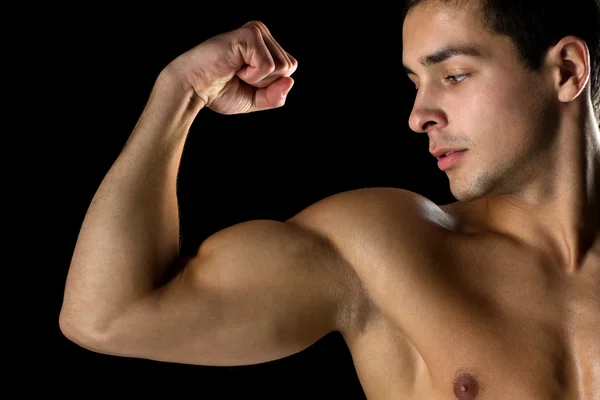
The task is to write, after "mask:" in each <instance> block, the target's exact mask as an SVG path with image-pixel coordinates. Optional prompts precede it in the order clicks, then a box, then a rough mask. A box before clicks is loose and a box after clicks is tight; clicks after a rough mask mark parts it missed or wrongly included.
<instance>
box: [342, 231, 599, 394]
mask: <svg viewBox="0 0 600 400" xmlns="http://www.w3.org/2000/svg"><path fill="white" fill-rule="evenodd" d="M446 244H447V246H446V247H444V246H442V247H439V248H437V250H433V251H431V248H430V249H429V250H430V252H429V253H427V252H426V251H425V249H424V250H423V252H416V253H415V254H420V256H418V257H415V258H414V259H412V260H411V264H410V266H408V267H405V268H402V269H393V268H390V269H389V271H386V273H383V274H382V273H381V272H379V274H378V275H375V276H378V279H374V280H372V281H371V282H367V287H368V289H369V292H370V293H371V295H372V298H373V302H374V304H376V305H377V309H378V311H377V315H376V316H374V317H373V318H372V319H371V320H370V321H369V322H368V323H367V324H366V325H365V329H364V330H363V331H362V333H361V334H360V335H358V336H357V337H356V340H353V341H350V342H349V343H348V344H349V348H350V350H351V352H352V353H353V359H354V360H355V365H356V368H357V373H358V375H359V378H360V379H361V382H362V385H363V388H364V390H365V393H366V394H367V396H368V397H369V399H379V398H381V399H396V398H397V399H432V400H435V399H448V400H450V399H461V400H475V399H477V400H488V399H489V400H492V399H494V400H496V399H497V400H502V399H523V400H527V399H531V400H538V399H539V400H542V399H543V400H554V399H556V400H559V399H560V400H597V399H599V398H600V335H599V334H598V332H600V279H598V278H600V275H599V273H598V271H600V260H598V259H597V258H596V259H594V260H590V261H589V264H587V265H586V268H587V271H592V273H593V274H595V275H588V276H587V277H582V276H570V277H565V276H561V275H560V274H559V273H558V271H557V269H556V268H553V266H552V265H551V264H548V263H547V260H546V259H544V258H540V257H539V256H534V255H532V254H528V253H525V252H521V251H518V250H517V249H516V248H515V247H514V246H511V245H509V244H507V243H501V242H496V243H494V242H491V241H490V242H487V243H486V242H485V241H483V242H479V243H475V242H472V243H470V242H468V241H467V242H462V243H460V242H446ZM440 250H444V251H443V252H441V253H440V252H439V251H440ZM423 254H429V256H428V257H423Z"/></svg>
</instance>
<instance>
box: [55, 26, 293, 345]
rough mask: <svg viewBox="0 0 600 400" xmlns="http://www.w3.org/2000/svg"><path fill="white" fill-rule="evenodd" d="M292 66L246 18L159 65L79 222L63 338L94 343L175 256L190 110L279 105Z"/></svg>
mask: <svg viewBox="0 0 600 400" xmlns="http://www.w3.org/2000/svg"><path fill="white" fill-rule="evenodd" d="M296 66H297V63H296V60H295V59H294V58H293V57H291V56H290V55H288V54H287V53H286V52H285V51H283V50H282V49H281V47H280V46H279V45H278V44H277V43H276V42H275V40H274V39H273V38H272V36H271V35H270V33H269V32H268V30H267V29H266V27H265V26H264V25H263V24H262V23H260V22H250V23H248V24H245V25H244V26H243V27H241V28H239V29H236V30H234V31H231V32H227V33H224V34H221V35H218V36H215V37H213V38H211V39H208V40H207V41H205V42H203V43H202V44H200V45H198V46H197V47H195V48H193V49H191V50H190V51H188V52H186V53H184V54H182V55H181V56H179V57H177V58H176V59H175V60H173V62H171V63H170V64H169V65H168V66H167V67H165V69H164V70H163V71H162V72H161V73H160V75H159V77H158V78H157V80H156V82H155V85H154V87H153V90H152V92H151V95H150V98H149V100H148V103H147V105H146V107H145V109H144V111H143V113H142V115H141V116H140V118H139V120H138V123H137V124H136V126H135V128H134V129H133V131H132V133H131V135H130V137H129V138H128V140H127V142H126V144H125V146H124V148H123V149H122V151H121V153H120V155H119V156H118V158H117V159H116V160H115V162H114V163H113V165H112V166H111V168H110V170H109V171H108V172H107V174H106V176H105V177H104V179H103V180H102V182H101V184H100V186H99V187H98V189H97V191H96V193H95V195H94V197H93V199H92V201H91V204H90V206H89V208H88V210H87V213H86V215H85V218H84V220H83V223H82V226H81V230H80V233H79V236H78V239H77V243H76V246H75V249H74V253H73V257H72V260H71V265H70V268H69V272H68V276H67V281H66V286H65V294H64V301H63V306H62V309H61V313H60V326H61V329H62V330H63V332H65V334H67V335H68V336H70V337H76V338H82V340H87V339H88V338H99V337H102V335H104V334H106V332H108V331H110V325H111V323H112V322H113V321H115V320H116V318H117V317H118V316H119V315H121V314H122V312H123V310H124V309H125V308H127V307H128V306H130V305H131V304H133V303H135V302H137V301H138V300H139V299H141V298H144V297H145V296H147V295H148V293H150V292H152V291H154V290H156V289H157V288H158V287H159V286H160V285H161V283H163V280H164V275H165V273H166V271H167V269H168V267H169V266H170V265H171V264H172V263H173V262H175V261H176V260H177V259H178V257H179V215H178V205H177V196H176V181H177V174H178V169H179V165H180V160H181V155H182V152H183V148H184V144H185V141H186V137H187V134H188V131H189V128H190V126H191V124H192V122H193V121H194V118H195V117H196V115H197V114H198V112H200V110H201V109H202V108H205V107H208V108H210V109H212V110H214V111H216V112H219V113H223V114H235V113H245V112H252V111H258V110H265V109H269V108H275V107H280V106H282V105H283V104H284V102H285V95H284V94H285V93H287V92H288V91H289V89H290V88H291V86H292V84H293V80H292V79H291V78H290V77H289V75H291V74H292V73H293V72H294V71H295V69H296ZM83 338H85V339H83ZM94 340H96V339H94Z"/></svg>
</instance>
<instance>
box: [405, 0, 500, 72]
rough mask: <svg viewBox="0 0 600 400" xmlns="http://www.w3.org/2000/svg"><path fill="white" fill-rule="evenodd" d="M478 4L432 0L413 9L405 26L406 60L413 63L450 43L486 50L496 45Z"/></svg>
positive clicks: (407, 17)
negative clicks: (484, 23)
mask: <svg viewBox="0 0 600 400" xmlns="http://www.w3.org/2000/svg"><path fill="white" fill-rule="evenodd" d="M476 7H477V2H474V1H473V2H468V3H467V4H465V5H463V6H460V7H454V6H448V5H444V4H441V3H439V2H432V3H426V4H424V5H419V6H417V7H416V8H413V9H411V10H410V11H409V12H408V14H407V15H406V18H405V20H404V24H403V27H402V52H403V59H404V61H405V62H406V63H410V64H414V60H417V59H418V58H419V57H420V56H422V55H424V54H430V53H432V52H434V51H436V50H439V49H440V48H443V47H446V46H449V45H454V46H460V45H470V46H476V47H478V48H481V49H482V50H483V51H484V52H485V51H486V49H491V48H493V47H494V46H495V45H497V43H494V39H495V38H494V37H493V35H491V34H490V33H489V32H488V31H486V29H485V28H484V26H483V23H482V22H481V20H480V17H479V14H478V12H479V11H478V9H477V8H476ZM494 36H495V35H494Z"/></svg>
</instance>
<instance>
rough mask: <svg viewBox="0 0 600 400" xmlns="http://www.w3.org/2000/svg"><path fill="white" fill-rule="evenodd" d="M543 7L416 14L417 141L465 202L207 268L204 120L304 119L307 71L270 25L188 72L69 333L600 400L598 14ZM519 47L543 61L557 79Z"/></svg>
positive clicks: (177, 74)
mask: <svg viewBox="0 0 600 400" xmlns="http://www.w3.org/2000/svg"><path fill="white" fill-rule="evenodd" d="M531 4H532V2H514V3H510V2H506V1H501V2H500V1H498V2H494V1H483V0H481V1H476V0H471V1H455V2H447V1H427V2H418V1H412V2H410V4H409V8H408V11H407V14H406V17H405V20H404V25H403V32H402V33H403V61H404V64H405V69H406V71H407V73H408V76H409V78H410V79H411V80H412V81H413V82H414V84H415V86H416V87H417V93H416V98H415V102H414V108H413V110H412V113H411V115H410V120H409V125H410V127H411V129H412V130H414V131H416V132H424V133H426V134H427V135H428V137H429V141H430V151H431V153H432V154H433V155H434V156H435V157H436V158H439V159H440V161H439V165H440V168H441V169H443V170H444V171H445V173H446V174H447V176H448V179H449V181H450V188H451V191H452V194H453V195H454V196H455V197H456V198H457V199H458V200H459V202H456V203H452V204H448V205H445V206H441V207H440V206H437V205H436V204H434V203H433V202H431V201H429V200H428V199H426V198H424V197H422V196H420V195H418V194H416V193H412V192H410V191H407V190H402V189H393V188H369V189H361V190H353V191H348V192H344V193H340V194H338V195H334V196H331V197H328V198H326V199H323V200H322V201H319V202H317V203H315V204H313V205H311V206H310V207H308V208H306V209H305V210H302V211H301V212H299V213H298V214H297V215H295V216H293V217H292V218H290V219H289V220H287V221H285V222H278V221H265V220H260V221H247V222H242V223H240V224H237V225H234V226H231V227H229V228H226V229H224V230H222V231H219V232H216V233H214V234H213V235H212V236H210V237H209V238H207V239H206V240H205V241H204V242H203V243H202V244H201V246H200V248H199V249H198V252H197V254H196V255H195V256H194V257H192V258H189V259H185V258H183V257H180V256H179V221H178V209H177V198H176V178H177V173H178V167H179V163H180V157H181V154H182V149H183V147H184V143H185V140H186V137H187V133H188V130H189V127H190V125H191V124H192V122H193V121H194V118H195V117H196V115H197V114H198V113H199V112H202V109H204V108H209V109H212V110H214V111H216V112H219V113H223V114H237V113H247V112H253V111H260V110H267V109H272V108H276V107H281V106H283V105H284V103H285V99H286V96H287V94H288V93H289V92H290V89H291V88H292V85H293V83H294V81H293V79H292V77H291V75H292V74H293V73H294V71H295V70H296V68H297V65H298V64H297V61H296V60H295V59H294V58H293V57H292V56H291V55H290V54H288V53H287V52H286V51H285V50H284V49H282V48H281V46H280V45H279V44H278V43H277V42H276V40H275V39H274V38H273V37H272V35H271V34H270V32H269V30H268V29H267V27H266V26H265V25H264V24H262V23H260V22H256V21H253V22H249V23H247V24H245V25H244V26H242V27H240V28H239V29H236V30H234V31H232V32H227V33H224V34H221V35H218V36H216V37H213V38H211V39H209V40H207V41H205V42H203V43H201V44H200V45H198V46H197V47H195V48H193V49H191V50H190V51H188V52H186V53H184V54H182V55H181V56H179V57H177V58H176V59H175V60H174V61H173V62H172V63H170V64H169V65H168V66H167V67H166V68H165V69H164V70H163V71H162V72H161V74H160V76H159V77H158V79H157V81H156V83H155V86H154V88H153V91H152V93H151V95H150V98H149V100H148V103H147V106H146V108H145V109H144V111H143V113H142V115H141V117H140V119H139V121H138V123H137V125H136V126H135V128H134V130H133V132H132V134H131V136H130V138H129V140H128V141H127V143H126V145H125V147H124V149H123V151H122V153H121V154H120V155H119V157H118V158H117V160H116V161H115V163H114V164H113V166H112V168H111V169H110V170H109V172H108V173H107V175H106V177H105V178H104V180H103V181H102V183H101V185H100V187H99V188H98V191H97V193H96V195H95V196H94V199H93V200H92V203H91V205H90V208H89V210H88V212H87V214H86V217H85V219H84V221H83V225H82V227H81V232H80V235H79V238H78V241H77V244H76V247H75V251H74V254H73V258H72V262H71V266H70V270H69V274H68V277H67V282H66V288H65V297H64V302H63V307H62V310H61V314H60V321H59V322H60V327H61V329H62V331H63V333H64V334H65V335H66V336H67V337H68V338H69V339H70V340H72V341H73V342H75V343H77V344H78V345H80V346H83V347H85V348H87V349H90V350H92V351H96V352H100V353H105V354H112V355H121V356H128V357H139V358H146V359H152V360H160V361H167V362H175V363H187V364H197V365H212V366H219V365H221V366H222V365H249V364H256V363H261V362H266V361H269V360H275V359H279V358H282V357H286V356H288V355H291V354H294V353H296V352H299V351H301V350H303V349H306V348H307V347H309V346H311V345H312V344H313V343H315V342H316V341H317V340H319V339H320V338H321V337H323V336H324V335H326V334H328V333H330V332H333V331H339V332H340V333H341V334H342V335H343V337H344V339H345V341H346V342H347V344H348V347H349V349H350V351H351V353H352V358H353V360H354V363H355V366H356V371H357V373H358V376H359V378H360V381H361V384H362V386H363V389H364V391H365V394H366V395H367V397H368V398H369V399H450V398H459V399H554V398H557V399H558V398H560V399H580V400H583V399H586V400H592V399H598V398H600V335H598V332H599V331H600V217H599V212H598V211H599V209H600V199H599V195H600V132H599V128H598V104H599V102H598V98H599V97H598V96H599V95H598V93H599V88H598V82H599V81H598V61H597V60H598V48H599V46H598V34H597V33H598V31H599V30H600V29H599V28H598V26H599V25H598V21H599V17H598V4H597V2H596V3H594V2H592V1H591V0H588V1H585V0H580V1H575V0H574V1H572V2H570V3H569V4H568V5H564V6H561V7H562V8H561V10H559V12H560V14H558V13H557V12H555V13H554V14H552V11H553V9H552V7H551V6H550V5H548V4H544V8H543V9H541V10H540V9H536V8H535V7H533V8H531V9H529V7H528V5H529V6H531ZM540 4H541V3H540ZM538 8H539V6H538ZM542 11H543V12H542ZM537 12H539V15H538V14H535V13H537ZM553 15H558V16H560V17H561V19H558V20H556V19H552V16H553ZM546 17H547V18H546ZM527 18H530V19H531V21H534V22H535V23H537V24H539V26H538V27H535V26H532V25H531V24H528V23H527V21H528V20H527ZM544 18H546V19H544ZM562 18H564V21H563V19H562ZM567 18H571V19H572V21H575V24H573V25H572V27H569V26H568V25H567V22H568V20H567ZM561 21H562V22H564V23H565V26H567V27H568V29H566V30H561V29H562V28H561V26H562V25H560V23H561ZM546 23H547V24H549V25H548V26H546V25H544V24H546ZM557 23H558V24H557ZM590 23H592V24H595V25H591V28H590ZM586 26H587V29H588V31H586V30H585V29H586ZM533 28H536V29H540V32H537V31H535V30H534V32H536V35H541V36H540V37H541V38H542V39H543V40H547V43H546V42H544V41H543V40H541V41H540V42H539V43H538V42H535V41H533V42H532V41H531V40H530V39H531V37H529V36H527V35H528V32H529V31H531V30H533ZM571 28H572V29H573V30H577V29H581V30H580V31H577V32H573V31H571ZM511 29H514V30H515V32H516V33H515V35H514V36H507V33H508V32H511V33H514V32H513V31H511ZM554 29H558V30H559V33H558V36H559V38H558V39H556V40H555V39H554V38H553V37H552V36H551V35H550V36H544V35H545V34H547V33H550V34H553V33H554V32H553V31H552V30H554ZM499 32H500V33H499ZM579 32H581V33H579ZM586 32H587V33H586ZM590 32H591V33H593V34H594V35H592V34H588V33H590ZM542 33H544V35H542ZM519 35H525V36H519ZM533 37H537V36H535V35H534V36H533ZM515 38H516V39H515ZM519 38H520V39H521V42H519V41H517V39H519ZM519 43H521V44H522V43H525V44H528V43H529V44H530V45H531V46H532V47H533V48H534V49H535V47H536V46H541V47H540V55H541V58H539V65H535V62H533V65H529V64H528V63H527V61H526V60H527V57H529V58H530V59H533V60H534V61H535V60H536V59H537V58H536V56H535V53H534V55H533V56H532V54H531V52H530V50H531V49H530V48H529V47H527V46H521V47H519V46H520V44H519ZM453 151H454V152H455V153H453V154H451V155H447V156H446V155H445V153H448V152H453ZM174 264H177V265H180V268H179V270H178V272H177V273H176V274H175V275H174V276H169V275H167V273H168V271H169V270H170V269H169V267H170V266H172V265H174Z"/></svg>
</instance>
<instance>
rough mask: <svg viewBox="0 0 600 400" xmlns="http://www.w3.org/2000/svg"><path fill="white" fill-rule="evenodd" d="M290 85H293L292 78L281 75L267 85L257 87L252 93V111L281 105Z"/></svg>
mask: <svg viewBox="0 0 600 400" xmlns="http://www.w3.org/2000/svg"><path fill="white" fill-rule="evenodd" d="M292 86H294V80H293V79H292V78H291V77H289V76H283V77H281V78H279V79H278V80H276V81H275V82H273V83H272V84H270V85H269V86H267V87H265V88H261V89H257V90H256V92H255V94H254V101H253V106H252V108H253V109H252V111H261V110H269V109H272V108H278V107H281V106H283V105H284V104H285V101H286V99H287V95H288V93H289V92H290V90H291V88H292Z"/></svg>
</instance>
